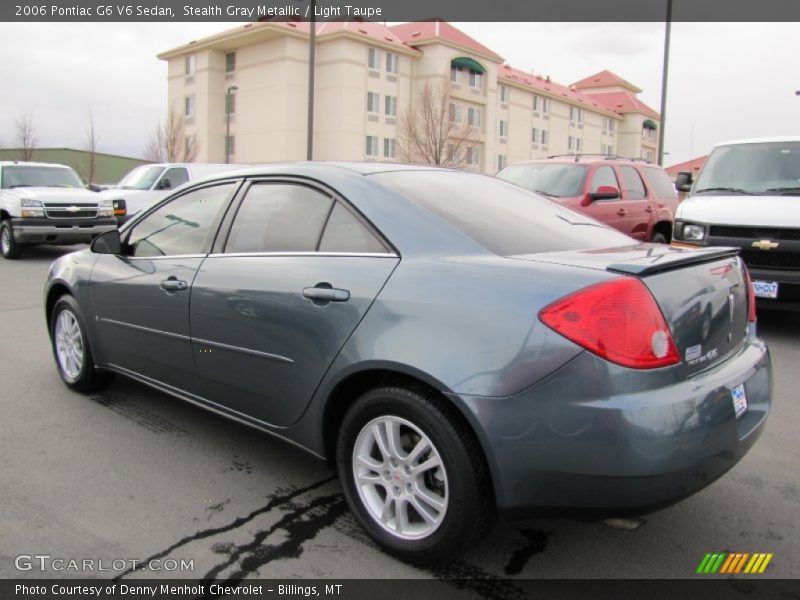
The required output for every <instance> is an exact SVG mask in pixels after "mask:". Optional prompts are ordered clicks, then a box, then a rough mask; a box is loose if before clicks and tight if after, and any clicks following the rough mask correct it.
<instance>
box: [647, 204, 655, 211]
mask: <svg viewBox="0 0 800 600" xmlns="http://www.w3.org/2000/svg"><path fill="white" fill-rule="evenodd" d="M645 210H646V211H647V212H649V213H651V212H653V211H654V210H655V208H653V207H652V205H648V207H647V208H645Z"/></svg>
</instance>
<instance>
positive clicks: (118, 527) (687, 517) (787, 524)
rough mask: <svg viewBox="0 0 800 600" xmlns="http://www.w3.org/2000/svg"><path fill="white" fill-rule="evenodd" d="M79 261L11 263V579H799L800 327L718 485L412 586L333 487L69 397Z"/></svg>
mask: <svg viewBox="0 0 800 600" xmlns="http://www.w3.org/2000/svg"><path fill="white" fill-rule="evenodd" d="M68 251H70V250H68V249H59V248H47V247H42V248H35V249H31V250H29V251H28V252H27V255H26V256H25V257H24V258H23V259H22V260H19V261H4V260H0V424H1V425H0V428H1V430H2V435H0V482H2V485H0V507H2V508H0V577H3V578H11V577H41V576H63V575H65V573H59V572H54V571H49V572H45V573H41V572H39V571H38V569H34V570H31V571H25V572H21V571H18V570H17V569H16V568H15V557H17V556H18V555H20V554H31V555H32V554H49V555H51V556H52V557H63V558H76V559H83V558H93V559H96V560H97V559H103V560H104V561H106V562H107V563H110V562H111V561H112V560H114V559H120V558H122V559H126V560H130V559H135V560H137V561H144V560H145V559H148V558H156V559H163V558H166V557H171V558H174V559H177V560H178V561H180V560H181V559H183V560H193V562H194V570H193V571H184V572H177V573H176V572H167V571H149V570H138V571H133V572H125V571H124V570H123V571H122V572H120V573H111V574H112V575H114V574H117V575H119V576H121V577H122V579H123V580H124V579H127V578H131V579H133V578H139V577H166V576H170V577H172V576H181V577H192V578H217V579H228V578H237V579H238V578H241V577H280V578H295V577H319V578H326V577H335V578H362V577H363V578H376V577H382V578H404V577H425V578H429V577H433V578H439V579H451V578H459V577H467V578H471V577H476V578H491V579H495V581H494V582H492V583H491V585H476V586H475V593H476V594H478V595H480V596H483V597H487V598H499V597H503V598H509V597H513V596H514V594H513V590H514V583H513V578H518V577H522V578H545V577H601V578H602V577H613V578H618V577H636V578H673V577H676V578H678V577H680V578H682V577H691V576H693V574H694V572H695V570H696V569H697V566H698V564H699V563H700V561H701V560H702V558H703V556H704V555H705V554H706V553H707V552H724V551H728V552H737V551H738V552H771V553H773V554H774V558H773V559H772V562H771V563H770V565H769V567H768V569H767V570H766V573H765V574H764V576H765V577H766V576H769V577H776V578H777V577H781V578H787V577H791V578H796V577H800V560H799V559H800V535H799V534H800V531H798V527H799V526H800V520H799V519H798V518H797V515H798V514H799V513H798V510H799V509H800V478H799V477H798V473H800V440H799V439H798V436H797V432H798V430H800V402H798V394H797V390H798V389H800V369H798V365H800V314H795V313H791V312H769V311H764V310H762V311H761V312H760V314H759V327H760V332H761V334H762V335H763V337H765V338H766V339H767V341H768V342H769V344H770V347H771V351H772V356H773V361H774V370H775V380H774V381H775V390H774V404H773V412H772V414H771V416H770V419H769V422H768V424H767V427H766V431H765V432H764V434H763V435H762V437H761V439H760V440H759V442H758V443H757V444H756V445H755V447H754V449H753V450H752V451H751V452H750V454H749V455H748V456H746V457H745V459H744V460H743V461H742V462H741V463H739V464H738V465H737V466H736V467H735V468H734V469H733V470H732V471H730V472H729V473H728V474H726V475H725V476H724V477H723V478H722V479H720V480H719V481H717V482H716V483H715V484H713V485H712V486H710V487H709V488H706V489H705V490H703V491H702V492H700V493H699V494H697V495H695V496H693V497H691V498H689V499H687V500H684V501H683V502H681V503H679V504H678V505H675V506H672V507H670V508H667V509H664V510H662V511H660V512H658V513H654V514H650V515H647V516H645V517H643V519H642V521H641V522H631V521H628V522H625V525H631V526H633V525H638V527H636V528H635V529H632V530H631V529H627V528H624V527H612V526H610V525H609V524H607V523H605V522H590V521H586V520H573V519H566V518H558V519H555V518H553V519H540V520H535V521H528V522H523V523H515V524H509V523H505V522H501V523H499V524H498V525H497V527H496V528H495V529H494V531H493V532H492V533H491V535H490V536H489V537H488V538H487V539H486V540H484V542H483V543H481V544H480V545H478V546H476V547H473V548H470V549H469V550H468V552H467V553H466V555H465V556H464V557H463V558H460V559H458V560H456V561H454V562H453V563H451V564H448V565H444V566H441V567H436V568H433V569H428V570H418V569H416V568H413V567H410V566H408V565H405V564H403V563H401V562H398V561H396V560H394V559H393V558H390V557H388V556H386V555H384V554H383V553H381V552H380V551H379V550H378V549H377V548H376V547H375V546H373V545H372V543H371V542H369V541H368V540H367V538H366V536H365V535H364V534H362V533H361V531H360V529H359V527H358V525H357V524H356V522H355V520H354V519H353V517H352V516H351V515H350V514H349V512H348V510H347V508H346V506H345V503H344V499H343V497H342V495H341V489H340V486H339V484H338V482H337V480H336V479H335V478H334V477H333V473H332V472H331V471H330V470H328V468H327V467H326V466H325V465H324V464H322V463H321V462H319V461H317V460H316V459H314V458H313V457H311V456H310V455H307V454H305V453H303V452H302V451H300V450H297V449H295V448H293V447H291V446H289V445H286V444H285V443H282V442H280V441H278V440H275V439H272V438H271V437H269V436H267V435H265V434H262V433H259V432H257V431H254V430H251V429H248V428H246V427H244V426H242V425H239V424H236V423H232V422H229V421H227V420H225V419H222V418H220V417H217V416H215V415H213V414H211V413H208V412H205V411H203V410H201V409H199V408H195V407H193V406H191V405H188V404H185V403H182V402H180V401H178V400H175V399H173V398H171V397H168V396H165V395H162V394H161V393H158V392H155V391H153V390H151V389H149V388H146V387H144V386H142V385H139V384H136V383H133V382H130V381H126V380H123V379H118V380H117V381H116V382H115V383H114V384H113V385H112V386H111V387H110V388H109V389H107V390H105V391H104V392H102V393H101V394H99V395H95V396H92V397H86V396H81V395H79V394H76V393H73V392H71V391H69V390H68V389H67V388H66V387H65V386H64V385H63V384H62V383H61V380H60V379H59V377H58V375H57V373H56V370H55V368H54V365H53V359H52V355H51V352H50V347H49V340H48V336H47V333H46V331H45V327H44V315H43V308H42V307H43V298H42V285H43V282H44V280H45V277H46V275H47V270H48V266H49V264H50V262H51V261H52V260H54V259H55V258H57V257H58V256H60V255H62V254H64V253H66V252H68ZM66 575H68V576H72V577H75V576H76V574H74V573H73V574H66ZM98 575H100V574H98ZM102 576H105V577H108V576H109V575H108V574H103V575H102ZM498 594H499V595H498Z"/></svg>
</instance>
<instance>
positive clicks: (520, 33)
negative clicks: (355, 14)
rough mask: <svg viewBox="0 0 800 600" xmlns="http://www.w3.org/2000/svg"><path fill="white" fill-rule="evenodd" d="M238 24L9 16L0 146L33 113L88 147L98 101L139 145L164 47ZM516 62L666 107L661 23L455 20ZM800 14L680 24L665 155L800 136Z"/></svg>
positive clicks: (0, 66)
mask: <svg viewBox="0 0 800 600" xmlns="http://www.w3.org/2000/svg"><path fill="white" fill-rule="evenodd" d="M234 25H235V24H232V23H175V24H172V23H156V24H147V23H127V24H122V23H84V24H75V23H14V24H12V23H0V40H2V47H3V48H4V50H5V51H4V53H3V54H4V59H3V60H2V62H1V63H0V81H2V88H1V89H2V93H1V94H0V145H8V144H10V143H11V140H12V138H13V118H14V116H16V115H19V114H20V113H26V114H29V115H31V116H32V118H33V120H34V122H35V124H36V128H37V132H38V138H39V145H40V146H42V147H46V146H51V147H62V146H67V147H77V148H82V147H84V146H85V143H86V142H85V129H86V123H87V115H88V112H89V109H90V108H91V110H92V111H93V113H94V118H95V125H96V129H97V130H98V131H99V135H100V142H99V147H98V150H99V151H102V152H109V153H112V154H123V155H128V156H141V155H142V152H143V148H144V146H145V144H146V142H147V139H148V137H149V135H150V133H151V131H152V130H153V128H154V127H155V125H156V123H157V121H158V120H159V118H161V117H162V116H163V115H164V113H165V111H166V108H165V107H166V64H165V63H163V62H162V61H159V60H158V59H156V57H155V55H156V54H157V53H158V52H161V51H164V50H167V49H169V48H173V47H175V46H178V45H181V44H184V43H186V42H188V41H190V40H193V39H197V38H200V37H203V36H206V35H209V34H211V33H215V32H218V31H222V30H224V29H228V28H230V27H232V26H234ZM456 25H457V26H459V27H460V28H461V29H462V30H464V31H465V32H466V33H468V34H469V35H471V36H472V37H474V38H476V39H477V40H478V41H480V42H481V43H483V44H485V45H486V46H488V47H490V48H492V49H493V50H495V51H496V52H497V53H499V54H500V55H501V56H503V57H504V58H505V59H506V60H507V61H508V62H509V63H510V64H511V65H513V66H515V67H517V68H520V69H523V70H528V71H529V70H531V69H533V70H534V71H535V72H536V73H541V74H544V75H550V77H551V78H552V79H554V80H555V81H557V82H559V83H564V84H569V83H572V82H574V81H577V80H578V79H581V78H583V77H586V76H588V75H591V74H593V73H595V72H597V71H600V70H602V69H609V70H611V71H614V72H615V73H617V74H619V75H621V76H622V77H624V78H625V79H628V80H629V81H631V82H632V83H634V84H636V85H637V86H639V87H640V88H642V89H643V90H644V92H643V93H642V94H641V95H640V98H641V99H642V100H644V101H645V102H647V103H648V104H649V105H650V106H652V107H653V108H655V109H656V110H658V109H659V104H660V93H661V64H662V51H663V45H664V25H663V24H662V23H618V24H616V23H611V24H595V23H586V24H583V23H457V24H456ZM798 33H800V27H799V26H798V24H797V23H774V24H773V23H720V24H715V23H676V24H673V28H672V52H671V62H670V78H669V86H668V92H669V93H668V101H667V126H666V138H665V140H666V147H665V150H666V152H668V156H667V157H666V159H665V164H666V165H670V164H673V163H676V162H680V161H683V160H687V159H689V158H693V157H695V156H699V155H702V154H705V153H707V152H708V151H709V149H710V148H711V146H713V145H714V144H715V143H717V142H720V141H724V140H729V139H736V138H741V137H756V136H769V135H790V134H794V135H800V127H798V124H799V123H798V121H799V119H798V118H799V117H800V96H795V94H794V92H795V90H800V52H798V51H797V39H798Z"/></svg>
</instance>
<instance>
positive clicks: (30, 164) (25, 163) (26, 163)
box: [0, 160, 72, 169]
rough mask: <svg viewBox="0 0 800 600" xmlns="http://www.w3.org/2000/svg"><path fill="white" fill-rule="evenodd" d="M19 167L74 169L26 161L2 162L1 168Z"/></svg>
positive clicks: (0, 161) (55, 164) (66, 166)
mask: <svg viewBox="0 0 800 600" xmlns="http://www.w3.org/2000/svg"><path fill="white" fill-rule="evenodd" d="M11 165H15V166H19V167H53V168H56V169H72V167H70V166H68V165H59V164H57V163H43V162H30V161H25V160H0V166H2V167H6V166H11Z"/></svg>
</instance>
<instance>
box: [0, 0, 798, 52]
mask: <svg viewBox="0 0 800 600" xmlns="http://www.w3.org/2000/svg"><path fill="white" fill-rule="evenodd" d="M430 19H443V20H446V21H505V22H508V21H560V22H564V21H591V22H620V21H628V22H633V21H636V22H639V21H665V20H668V19H669V20H671V21H707V22H720V21H739V22H746V21H752V22H768V21H781V22H786V21H800V2H797V1H794V0H759V1H758V2H753V1H752V0H607V1H605V2H597V1H596V0H524V1H520V0H493V1H492V2H485V1H481V2H478V1H465V0H402V1H398V0H341V1H340V0H3V2H0V21H20V22H22V21H29V22H31V21H51V22H52V21H106V22H112V21H113V22H125V21H131V22H133V21H144V22H157V21H161V22H170V21H234V22H242V21H258V20H277V21H309V20H319V21H325V20H328V21H358V20H364V21H377V22H397V21H416V20H430ZM602 41H603V40H597V42H598V43H599V44H601V43H602Z"/></svg>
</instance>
